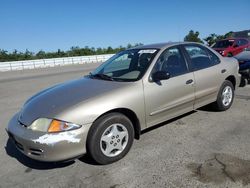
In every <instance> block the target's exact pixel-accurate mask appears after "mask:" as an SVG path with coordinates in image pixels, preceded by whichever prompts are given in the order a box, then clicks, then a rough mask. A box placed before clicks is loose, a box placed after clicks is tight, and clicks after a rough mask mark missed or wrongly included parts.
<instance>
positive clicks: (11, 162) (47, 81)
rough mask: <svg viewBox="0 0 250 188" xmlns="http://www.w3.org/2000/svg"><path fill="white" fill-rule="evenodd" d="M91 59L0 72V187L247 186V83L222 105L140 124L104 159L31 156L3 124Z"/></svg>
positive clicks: (86, 68)
mask: <svg viewBox="0 0 250 188" xmlns="http://www.w3.org/2000/svg"><path fill="white" fill-rule="evenodd" d="M96 66H97V64H85V65H74V66H65V67H56V68H46V69H36V70H25V71H13V72H4V73H3V72H1V73H0V122H1V123H0V187H4V188H5V187H11V188H14V187H25V188H27V187H46V188H48V187H62V188H63V187H65V188H66V187H84V188H85V187H91V188H92V187H98V188H99V187H107V188H119V187H150V188H151V187H221V188H225V187H250V144H249V143H250V87H249V86H247V87H245V88H239V89H238V90H237V92H236V97H235V100H234V103H233V105H232V107H231V109H229V110H228V111H226V112H214V111H213V110H212V109H211V108H209V107H205V108H201V109H198V110H196V111H193V112H191V113H188V114H185V115H183V116H180V117H178V118H175V119H173V120H171V121H168V122H165V123H162V124H160V125H157V126H155V127H153V128H151V129H148V130H146V131H143V134H142V136H141V139H140V140H135V142H134V145H133V146H132V149H131V151H130V152H129V153H128V155H127V156H126V157H125V158H124V159H122V160H120V161H118V162H116V163H113V164H110V165H104V166H102V165H97V164H95V163H94V162H93V161H92V160H91V158H89V157H88V156H84V157H82V158H80V159H77V160H75V161H72V162H68V163H41V162H37V161H34V160H31V159H29V158H27V157H25V156H24V155H22V154H21V153H20V152H19V151H17V150H16V149H15V147H14V146H13V144H12V142H10V141H8V136H7V134H6V132H5V127H6V126H7V125H8V122H9V120H10V119H11V117H12V116H13V115H14V114H15V113H16V112H17V111H18V110H19V109H20V108H21V106H22V105H23V103H24V102H25V100H26V99H27V98H29V97H30V96H31V95H33V94H35V93H36V92H38V91H40V90H42V89H44V88H47V87H49V86H52V85H55V84H57V83H61V82H64V81H66V80H71V79H77V78H79V77H81V76H83V75H84V74H87V73H88V72H89V71H90V70H92V69H93V68H94V67H96Z"/></svg>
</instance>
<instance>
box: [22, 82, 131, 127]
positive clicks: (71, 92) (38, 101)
mask: <svg viewBox="0 0 250 188" xmlns="http://www.w3.org/2000/svg"><path fill="white" fill-rule="evenodd" d="M127 84H128V83H127V82H114V81H105V80H98V79H91V78H88V77H84V78H81V79H78V80H73V81H70V82H66V83H63V84H60V85H56V86H54V87H51V88H49V89H45V90H43V91H41V92H39V93H38V94H36V95H34V96H33V97H31V98H30V99H29V100H28V101H27V102H26V103H25V104H24V106H23V108H22V110H21V112H20V116H19V121H20V122H21V123H23V124H24V125H26V126H30V125H31V124H32V122H33V121H35V120H36V119H38V118H54V117H55V116H57V115H58V114H59V113H60V112H62V111H64V110H65V109H67V108H70V107H72V106H74V105H76V104H78V103H80V102H84V101H87V100H90V99H92V98H95V97H97V96H99V95H103V94H105V93H107V92H111V91H114V90H116V89H119V88H121V87H124V86H126V85H127Z"/></svg>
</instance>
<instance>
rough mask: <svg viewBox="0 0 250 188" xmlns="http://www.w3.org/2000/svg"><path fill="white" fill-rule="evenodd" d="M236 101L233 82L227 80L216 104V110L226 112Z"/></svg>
mask: <svg viewBox="0 0 250 188" xmlns="http://www.w3.org/2000/svg"><path fill="white" fill-rule="evenodd" d="M233 99H234V86H233V84H232V82H230V81H228V80H225V81H224V83H223V84H222V86H221V88H220V91H219V93H218V96H217V100H216V102H215V108H216V109H217V110H218V111H225V110H227V109H229V108H230V107H231V106H232V103H233Z"/></svg>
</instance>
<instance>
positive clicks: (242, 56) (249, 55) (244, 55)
mask: <svg viewBox="0 0 250 188" xmlns="http://www.w3.org/2000/svg"><path fill="white" fill-rule="evenodd" d="M234 58H236V59H237V60H239V61H250V51H243V52H241V53H239V54H238V55H236V56H234Z"/></svg>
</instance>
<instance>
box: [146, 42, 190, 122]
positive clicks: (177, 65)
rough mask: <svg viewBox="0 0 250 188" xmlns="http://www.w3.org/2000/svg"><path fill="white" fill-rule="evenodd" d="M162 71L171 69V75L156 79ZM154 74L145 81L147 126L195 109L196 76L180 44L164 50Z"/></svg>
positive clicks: (155, 66)
mask: <svg viewBox="0 0 250 188" xmlns="http://www.w3.org/2000/svg"><path fill="white" fill-rule="evenodd" d="M159 71H165V72H168V73H169V75H170V78H169V79H167V80H160V81H157V82H155V81H153V79H152V75H153V74H155V73H156V72H159ZM150 75H151V76H150V78H149V80H144V81H143V82H144V96H145V107H146V109H145V113H146V124H147V126H152V125H155V124H157V123H160V122H163V121H166V120H168V119H170V118H173V117H176V116H178V115H180V114H183V113H186V112H188V111H192V110H193V105H194V76H193V73H192V72H189V69H188V66H187V62H186V60H185V58H184V55H183V54H182V51H181V49H180V47H179V46H175V47H171V48H169V49H166V50H165V51H164V52H162V54H161V55H160V57H159V58H158V60H157V61H156V63H155V65H154V67H153V69H152V71H151V74H150Z"/></svg>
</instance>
